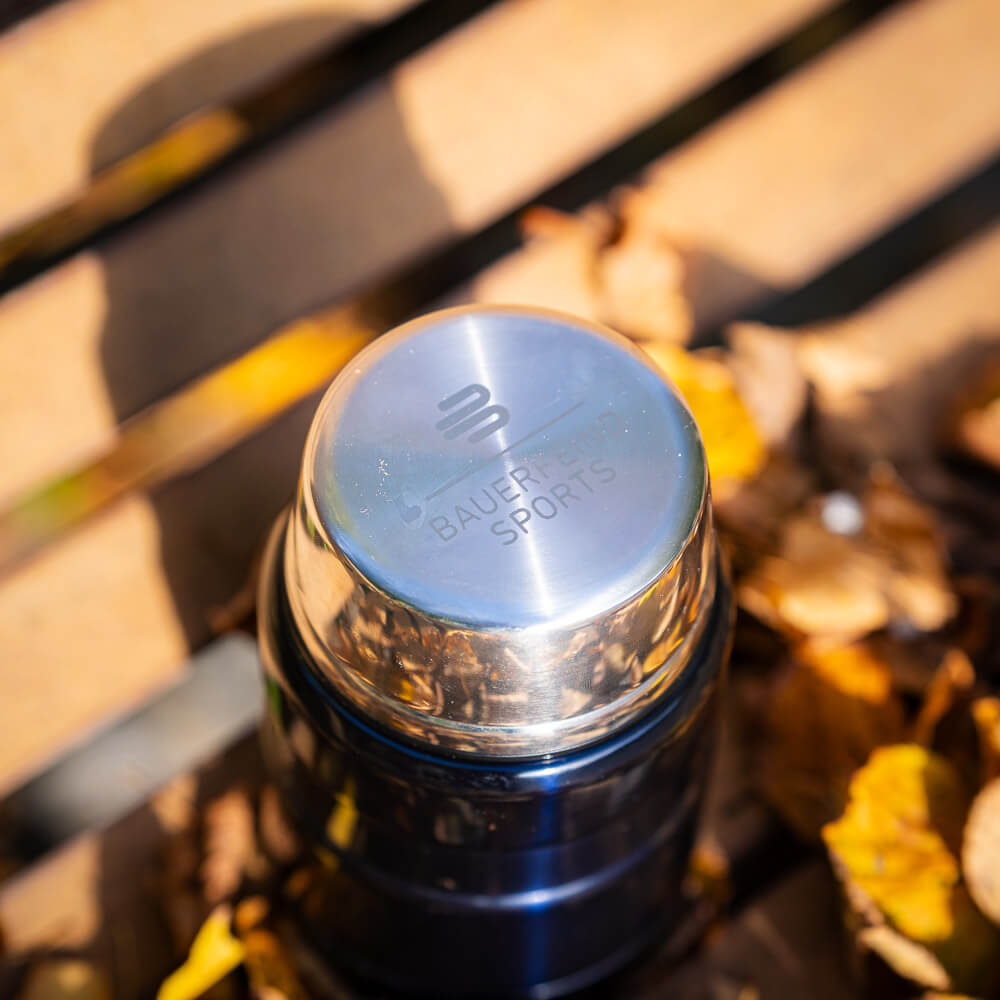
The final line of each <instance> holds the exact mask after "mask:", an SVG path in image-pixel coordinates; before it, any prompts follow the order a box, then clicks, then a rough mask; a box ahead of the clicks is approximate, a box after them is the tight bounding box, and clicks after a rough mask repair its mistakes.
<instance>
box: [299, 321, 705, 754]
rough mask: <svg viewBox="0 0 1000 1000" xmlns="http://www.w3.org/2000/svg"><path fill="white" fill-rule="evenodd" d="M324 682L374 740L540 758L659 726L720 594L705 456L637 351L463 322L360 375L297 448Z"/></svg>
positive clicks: (414, 327) (542, 330) (420, 338)
mask: <svg viewBox="0 0 1000 1000" xmlns="http://www.w3.org/2000/svg"><path fill="white" fill-rule="evenodd" d="M285 545H286V547H285V578H286V581H287V589H288V595H289V601H290V604H291V608H292V614H293V617H294V620H295V623H296V625H297V627H298V630H299V631H300V633H301V635H302V637H303V641H304V643H305V644H306V647H307V648H308V650H309V653H310V655H311V656H312V658H313V660H314V661H315V664H316V666H317V669H318V670H319V671H320V672H321V673H322V674H323V675H324V676H325V678H326V679H327V680H328V681H329V683H330V684H332V685H333V687H334V688H335V689H336V691H337V692H338V693H339V694H340V695H341V696H342V697H343V698H345V699H347V700H348V701H349V702H351V703H353V705H354V706H355V707H356V708H357V709H359V710H360V711H361V712H362V713H364V714H365V715H367V716H369V717H370V718H372V719H373V720H375V721H376V722H377V723H378V724H380V725H382V726H383V727H387V728H389V729H392V730H395V731H397V732H399V733H401V734H403V735H405V736H406V737H408V738H410V739H413V740H417V741H420V742H423V743H426V744H429V745H432V746H435V747H440V748H443V749H447V750H450V751H457V752H461V753H473V754H481V755H487V756H500V757H520V756H536V755H540V754H546V753H552V752H556V751H562V750H566V749H569V748H572V747H578V746H582V745H584V744H586V743H589V742H592V741H594V740H596V739H599V738H601V737H603V736H605V735H607V734H608V733H610V732H612V731H614V730H615V729H617V728H619V727H621V726H623V725H625V724H626V723H628V722H629V721H630V720H632V719H633V718H635V716H636V715H637V714H639V713H641V712H642V711H643V710H644V709H646V708H648V707H649V706H650V705H651V703H652V702H653V701H654V700H656V699H657V698H658V697H659V696H660V695H661V694H662V693H663V692H664V690H665V689H666V688H667V687H668V686H669V685H670V684H671V682H672V681H673V680H674V678H676V677H677V675H678V674H679V672H680V671H681V670H682V669H683V667H684V665H685V663H686V662H687V660H688V659H689V658H690V655H691V653H692V651H693V649H694V646H695V645H696V643H697V641H698V639H699V637H700V634H701V630H702V628H703V625H704V621H705V619H706V618H707V613H708V610H709V608H710V605H711V603H712V600H713V597H714V587H715V548H714V538H713V533H712V529H711V506H710V501H709V490H708V475H707V471H706V465H705V455H704V451H703V448H702V444H701V439H700V437H699V435H698V430H697V428H696V426H695V424H694V420H693V419H692V417H691V414H690V412H689V411H688V409H687V407H686V406H685V405H684V403H683V402H682V401H681V399H680V398H679V396H678V395H677V392H676V391H675V390H674V389H673V388H672V387H671V386H670V385H669V384H668V383H667V382H666V381H665V380H664V378H663V377H662V375H661V374H660V373H659V372H658V371H657V369H656V368H655V367H654V365H653V364H652V363H651V361H650V360H649V359H648V358H647V357H646V355H644V354H643V353H642V352H641V351H639V350H638V349H637V348H636V347H634V346H633V345H632V344H631V343H629V342H628V341H627V340H625V339H624V338H622V337H620V336H618V335H617V334H614V333H612V332H610V331H608V330H605V329H602V328H599V327H595V326H592V325H590V324H588V323H584V322H582V321H580V320H576V319H572V318H570V317H568V316H563V315H560V314H557V313H550V312H543V311H538V310H527V309H509V308H470V309H452V310H446V311H444V312H439V313H435V314H432V315H430V316H427V317H425V318H423V319H420V320H417V321H415V322H412V323H408V324H406V325H405V326H402V327H400V328H398V329H397V330H395V331H393V332H392V333H390V334H387V335H386V336H384V337H382V338H380V339H379V340H378V341H376V342H375V343H374V344H372V345H371V346H369V347H368V348H366V349H365V350H364V351H362V352H361V354H359V355H358V356H357V358H355V360H354V361H353V362H352V363H351V365H350V366H349V367H348V368H346V369H345V370H344V371H343V372H342V373H341V374H340V375H339V377H338V378H337V379H336V380H335V382H334V383H333V385H332V386H331V387H330V390H329V391H328V392H327V394H326V396H325V397H324V399H323V401H322V403H321V404H320V407H319V410H318V412H317V414H316V417H315V420H314V421H313V425H312V429H311V431H310V434H309V439H308V442H307V445H306V450H305V457H304V460H303V468H302V481H301V486H300V491H299V497H298V501H297V503H296V505H295V508H294V510H293V512H292V515H291V521H290V526H289V530H288V533H287V536H286V543H285Z"/></svg>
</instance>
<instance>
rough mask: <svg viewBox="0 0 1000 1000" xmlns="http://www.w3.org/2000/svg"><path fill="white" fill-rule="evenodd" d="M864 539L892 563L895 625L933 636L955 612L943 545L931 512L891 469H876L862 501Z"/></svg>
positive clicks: (890, 586) (889, 590) (883, 466)
mask: <svg viewBox="0 0 1000 1000" xmlns="http://www.w3.org/2000/svg"><path fill="white" fill-rule="evenodd" d="M863 505H864V509H865V525H866V530H867V533H868V535H869V536H870V537H871V539H872V540H873V542H874V543H875V544H876V545H880V546H881V547H882V550H883V552H884V553H885V554H886V555H888V556H890V557H891V563H892V572H891V573H890V574H889V577H888V580H887V594H888V597H889V599H890V601H891V602H892V603H893V605H894V606H895V607H894V611H895V615H894V617H896V618H897V619H899V618H900V617H902V618H904V619H905V620H907V621H908V622H909V623H911V624H912V625H914V626H915V627H916V628H918V629H920V630H921V631H923V632H933V631H934V630H935V629H939V628H941V626H942V625H944V624H945V623H946V622H948V621H949V620H950V619H951V618H952V617H953V616H954V614H955V612H956V610H957V605H958V602H957V599H956V597H955V593H954V591H953V590H952V588H951V585H950V583H949V582H948V577H947V574H946V572H945V565H946V561H947V555H946V550H945V546H944V542H943V540H942V538H941V532H940V529H939V528H938V525H937V521H936V519H935V516H934V513H933V511H932V510H931V509H930V508H929V507H927V506H925V505H924V504H921V503H920V502H919V501H918V500H917V499H916V498H915V497H913V496H911V495H910V494H909V493H908V492H907V491H906V489H905V488H904V486H903V484H902V483H901V482H900V480H899V478H898V476H896V474H895V472H894V471H893V470H892V468H891V467H890V466H888V465H886V464H885V463H879V464H877V465H876V466H874V468H873V469H872V473H871V482H870V485H869V487H868V489H867V491H866V492H865V495H864V497H863Z"/></svg>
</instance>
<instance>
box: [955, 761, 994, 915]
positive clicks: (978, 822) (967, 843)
mask: <svg viewBox="0 0 1000 1000" xmlns="http://www.w3.org/2000/svg"><path fill="white" fill-rule="evenodd" d="M962 871H963V874H964V875H965V881H966V884H967V885H968V887H969V893H970V894H971V896H972V898H973V899H974V900H975V902H976V905H977V906H978V907H979V909H980V910H982V911H983V913H985V914H986V916H988V917H989V918H990V920H992V921H993V922H994V923H995V924H1000V778H994V779H993V780H992V781H991V782H990V783H989V784H988V785H987V786H986V787H985V788H984V789H982V791H981V792H980V793H979V794H978V795H977V796H976V798H975V800H974V801H973V803H972V808H971V809H970V810H969V819H968V822H967V823H966V825H965V836H964V838H963V840H962Z"/></svg>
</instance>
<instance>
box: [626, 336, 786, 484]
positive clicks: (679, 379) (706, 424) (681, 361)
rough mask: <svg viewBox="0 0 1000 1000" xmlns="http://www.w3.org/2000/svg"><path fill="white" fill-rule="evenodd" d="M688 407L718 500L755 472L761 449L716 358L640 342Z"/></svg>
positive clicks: (764, 452)
mask: <svg viewBox="0 0 1000 1000" xmlns="http://www.w3.org/2000/svg"><path fill="white" fill-rule="evenodd" d="M642 347H643V348H644V350H645V351H646V353H647V354H649V355H650V357H652V359H653V360H654V361H655V362H656V363H657V364H658V365H659V366H660V368H661V369H662V370H663V371H664V373H665V374H666V375H667V377H668V378H669V379H670V380H671V381H672V382H673V383H674V385H676V386H677V388H678V389H679V390H680V392H681V395H682V396H683V397H684V400H685V402H686V403H687V404H688V406H690V407H691V412H692V413H693V414H694V419H695V421H696V422H697V424H698V430H699V431H700V432H701V437H702V441H703V442H704V443H705V453H706V455H707V457H708V469H709V473H710V474H711V477H712V491H713V494H714V495H715V496H716V497H717V498H719V499H724V498H725V497H726V496H728V495H729V494H731V493H733V492H735V491H736V490H737V489H738V488H739V486H740V485H741V484H742V483H744V482H745V481H747V480H749V479H751V478H752V477H753V476H755V475H756V474H757V473H758V472H759V471H760V470H761V468H762V467H763V465H764V462H765V460H766V459H767V448H766V446H765V444H764V440H763V438H762V437H761V435H760V433H759V432H758V430H757V427H756V425H755V424H754V422H753V418H752V417H751V415H750V411H749V410H748V409H747V407H746V405H745V404H744V402H743V400H742V399H741V398H740V395H739V393H738V392H737V391H736V383H735V382H734V380H733V377H732V375H731V374H730V373H729V370H728V369H727V368H726V366H725V364H723V363H722V362H721V361H719V360H717V359H715V358H710V357H706V356H701V355H695V354H689V353H688V352H687V351H685V350H684V349H683V348H681V347H677V346H676V345H674V344H668V343H652V342H647V343H644V344H642Z"/></svg>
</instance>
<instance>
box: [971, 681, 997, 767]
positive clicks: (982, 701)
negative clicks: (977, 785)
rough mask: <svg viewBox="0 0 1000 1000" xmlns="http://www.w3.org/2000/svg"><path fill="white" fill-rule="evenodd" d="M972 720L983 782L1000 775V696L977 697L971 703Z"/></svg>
mask: <svg viewBox="0 0 1000 1000" xmlns="http://www.w3.org/2000/svg"><path fill="white" fill-rule="evenodd" d="M972 721H973V722H974V723H975V725H976V733H977V734H978V736H979V757H980V761H981V763H982V772H983V782H984V783H985V782H987V781H990V780H992V779H993V778H996V777H1000V698H977V699H976V700H975V701H974V702H973V703H972Z"/></svg>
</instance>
